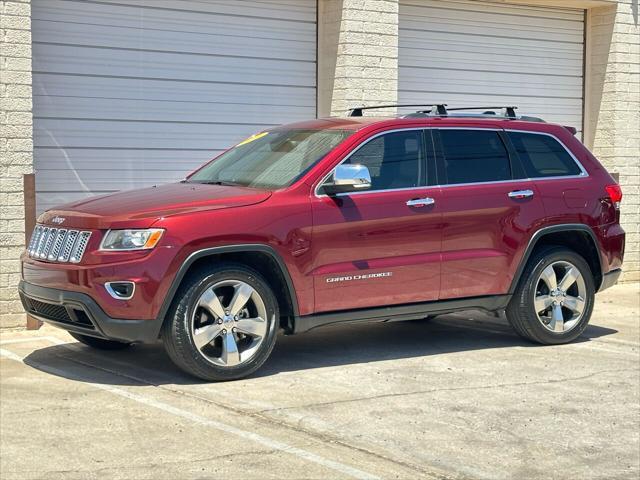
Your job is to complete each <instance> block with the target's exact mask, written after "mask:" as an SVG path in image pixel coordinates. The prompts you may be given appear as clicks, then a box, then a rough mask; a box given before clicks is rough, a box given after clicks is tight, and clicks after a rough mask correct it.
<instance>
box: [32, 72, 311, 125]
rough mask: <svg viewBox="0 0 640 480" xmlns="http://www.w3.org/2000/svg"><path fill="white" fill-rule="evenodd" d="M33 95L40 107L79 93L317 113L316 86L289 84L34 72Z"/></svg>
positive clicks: (90, 96)
mask: <svg viewBox="0 0 640 480" xmlns="http://www.w3.org/2000/svg"><path fill="white" fill-rule="evenodd" d="M33 94H34V96H40V97H42V98H41V99H40V100H38V106H40V105H43V106H45V105H46V104H47V102H49V101H54V100H47V98H49V97H51V98H53V97H56V96H76V97H87V98H113V99H129V100H157V101H176V102H205V103H211V104H215V103H225V104H228V103H232V104H242V105H250V106H251V105H265V106H271V105H280V106H292V107H307V109H308V111H309V116H313V115H314V114H315V108H316V104H315V96H314V95H315V87H314V86H310V87H296V88H292V87H291V86H287V85H283V86H276V85H261V84H256V85H244V84H236V83H226V84H224V83H222V84H220V83H208V82H188V81H179V80H178V81H168V80H152V79H145V78H140V79H138V78H110V77H108V78H104V77H93V78H91V80H90V81H87V79H86V78H85V77H83V76H79V75H65V74H55V73H34V74H33Z"/></svg>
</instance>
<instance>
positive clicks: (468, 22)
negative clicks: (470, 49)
mask: <svg viewBox="0 0 640 480" xmlns="http://www.w3.org/2000/svg"><path fill="white" fill-rule="evenodd" d="M480 8H482V7H480ZM411 11H413V12H415V13H413V14H412V13H410V12H411ZM403 14H405V12H404V10H403ZM406 15H407V17H406V22H405V23H403V24H402V28H403V29H407V30H415V31H422V30H425V26H424V25H425V21H427V22H428V23H429V25H430V26H429V28H428V29H426V30H428V31H430V32H441V33H451V32H457V31H459V28H460V26H462V27H463V28H464V31H465V32H468V33H469V34H471V35H480V36H485V37H493V38H495V39H502V40H503V41H504V39H507V38H508V39H513V38H517V39H523V40H537V41H547V42H562V43H571V42H573V43H582V39H583V28H582V18H581V17H578V18H576V19H575V20H563V21H557V20H555V19H553V18H545V19H540V20H538V21H536V18H535V17H523V16H514V17H507V16H505V15H495V14H487V13H484V12H482V11H480V10H475V11H460V10H458V11H456V10H448V9H446V8H442V7H434V8H428V7H413V8H410V7H408V8H407V12H406ZM512 18H513V19H514V20H515V21H516V22H518V23H511V19H512ZM435 21H437V23H433V22H435Z"/></svg>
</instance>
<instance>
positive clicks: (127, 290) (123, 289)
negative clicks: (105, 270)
mask: <svg viewBox="0 0 640 480" xmlns="http://www.w3.org/2000/svg"><path fill="white" fill-rule="evenodd" d="M104 288H105V289H106V290H107V292H108V293H109V295H111V296H112V297H113V298H116V299H118V300H129V299H130V298H131V297H133V293H134V292H135V291H136V284H135V283H133V282H107V283H105V284H104Z"/></svg>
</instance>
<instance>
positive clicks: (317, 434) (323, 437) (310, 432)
mask: <svg viewBox="0 0 640 480" xmlns="http://www.w3.org/2000/svg"><path fill="white" fill-rule="evenodd" d="M54 340H55V341H54ZM52 342H53V343H56V344H57V345H59V346H61V347H63V348H65V349H67V350H69V351H75V352H77V349H76V348H74V345H71V344H69V343H66V342H63V341H61V340H59V339H55V337H54V339H53V340H52ZM56 356H57V357H58V358H61V359H64V360H67V361H69V362H73V363H77V364H79V365H83V366H85V367H89V368H93V369H96V370H100V371H102V372H105V373H108V374H111V375H114V376H119V377H123V378H128V379H129V380H134V381H136V382H138V383H140V384H141V385H149V386H151V387H155V388H158V389H160V390H163V391H165V392H168V393H172V394H177V395H182V396H185V397H189V398H193V399H196V400H199V401H202V402H205V403H208V404H210V405H215V406H216V407H220V408H226V409H229V410H232V411H233V412H235V413H236V414H238V415H246V416H249V417H251V418H253V419H255V420H258V421H260V422H263V423H268V424H269V425H272V426H277V427H283V428H287V429H290V430H292V431H294V432H297V433H303V434H305V435H308V436H310V437H313V438H317V439H320V440H321V441H325V442H330V443H333V444H337V445H340V446H342V447H344V448H347V449H349V450H354V451H357V452H360V453H362V454H365V455H370V456H373V457H375V458H377V459H381V460H384V461H386V462H390V463H394V464H396V465H399V466H401V467H404V468H407V469H409V470H413V471H415V472H419V473H420V474H422V475H429V476H431V477H434V478H438V479H441V480H446V479H449V478H451V477H448V476H446V475H445V474H444V473H436V472H433V471H430V470H426V469H424V468H421V467H419V466H417V465H412V464H409V463H406V462H403V461H400V460H396V459H393V458H390V457H387V456H385V455H381V454H379V453H376V452H373V451H371V450H367V449H366V448H363V447H359V446H356V445H352V444H349V443H346V442H344V441H343V440H342V439H340V438H339V437H336V436H332V435H327V434H326V433H324V432H317V431H313V430H309V429H307V428H303V427H301V426H300V425H297V426H296V425H292V424H290V423H287V422H285V421H282V420H278V419H275V418H271V417H268V416H266V415H264V414H263V413H262V412H263V411H264V412H269V411H270V410H277V409H276V408H271V409H264V408H263V410H258V411H255V412H253V411H249V410H243V409H241V408H237V407H236V406H234V405H229V404H227V403H221V402H216V401H214V400H211V399H210V398H207V397H203V396H201V395H197V394H195V393H193V392H188V391H185V390H180V389H178V388H175V389H173V388H169V387H166V386H164V385H160V384H159V383H156V382H152V381H150V380H145V379H144V378H141V377H139V376H136V375H131V374H129V373H124V372H119V371H117V370H112V369H110V368H107V367H105V366H104V365H94V364H92V363H89V362H86V361H83V360H78V359H76V358H71V357H67V356H60V355H56ZM110 361H111V362H112V363H115V364H116V365H122V362H119V361H118V360H114V359H110Z"/></svg>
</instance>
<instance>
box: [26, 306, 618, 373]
mask: <svg viewBox="0 0 640 480" xmlns="http://www.w3.org/2000/svg"><path fill="white" fill-rule="evenodd" d="M478 318H480V319H478ZM614 333H617V330H614V329H611V328H605V327H600V326H597V325H590V326H589V327H587V329H586V330H585V332H584V333H583V334H582V335H581V336H580V338H578V339H577V340H576V341H575V342H588V341H590V340H592V339H595V338H598V337H603V336H607V335H612V334H614ZM513 347H524V348H548V347H545V346H542V345H537V344H533V343H530V342H527V341H525V340H522V339H521V338H520V337H518V336H517V335H516V334H515V333H514V332H513V331H512V330H511V328H510V327H509V326H508V325H507V324H506V323H504V322H502V321H500V320H498V319H495V318H493V317H489V316H484V315H480V314H475V315H474V317H473V318H470V317H468V316H467V317H465V316H464V315H459V314H458V315H450V316H443V317H438V318H437V319H435V320H432V321H429V322H426V321H403V322H391V323H360V324H351V325H339V326H331V327H325V328H321V329H318V330H316V331H312V332H307V333H304V334H301V335H295V336H280V337H279V338H278V342H277V343H276V347H275V349H274V351H273V353H272V354H271V357H270V358H269V360H267V362H266V363H265V364H264V365H263V366H262V367H261V368H260V369H259V370H258V371H257V372H256V373H254V374H253V375H251V376H250V377H247V378H246V379H244V380H240V381H249V382H250V381H251V379H255V378H259V377H268V376H273V375H277V374H278V373H281V372H291V371H299V370H313V369H316V368H323V367H333V366H340V365H352V364H359V363H369V362H378V361H386V360H394V359H403V358H418V357H424V358H428V357H433V356H442V355H447V354H450V353H455V352H463V351H470V350H485V349H499V348H513ZM25 363H26V364H27V365H30V366H32V367H34V368H36V369H39V370H42V371H45V372H47V373H49V374H53V375H58V376H61V377H65V378H68V379H72V380H76V381H82V382H90V383H104V384H109V385H144V384H151V385H165V384H175V385H191V384H201V383H206V382H203V381H200V380H198V379H196V378H194V377H191V376H189V375H187V374H185V373H183V372H182V371H181V370H179V369H178V368H177V367H176V366H175V365H174V364H173V363H172V362H171V360H170V359H169V357H168V356H167V355H166V353H165V352H164V349H163V347H162V345H161V344H160V343H157V344H153V345H134V346H133V347H132V348H130V349H127V350H123V351H100V350H94V349H91V348H89V347H86V346H84V345H82V344H80V343H71V344H64V345H54V346H50V347H45V348H41V349H38V350H35V351H33V352H32V353H31V354H29V355H28V356H27V357H26V358H25Z"/></svg>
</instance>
